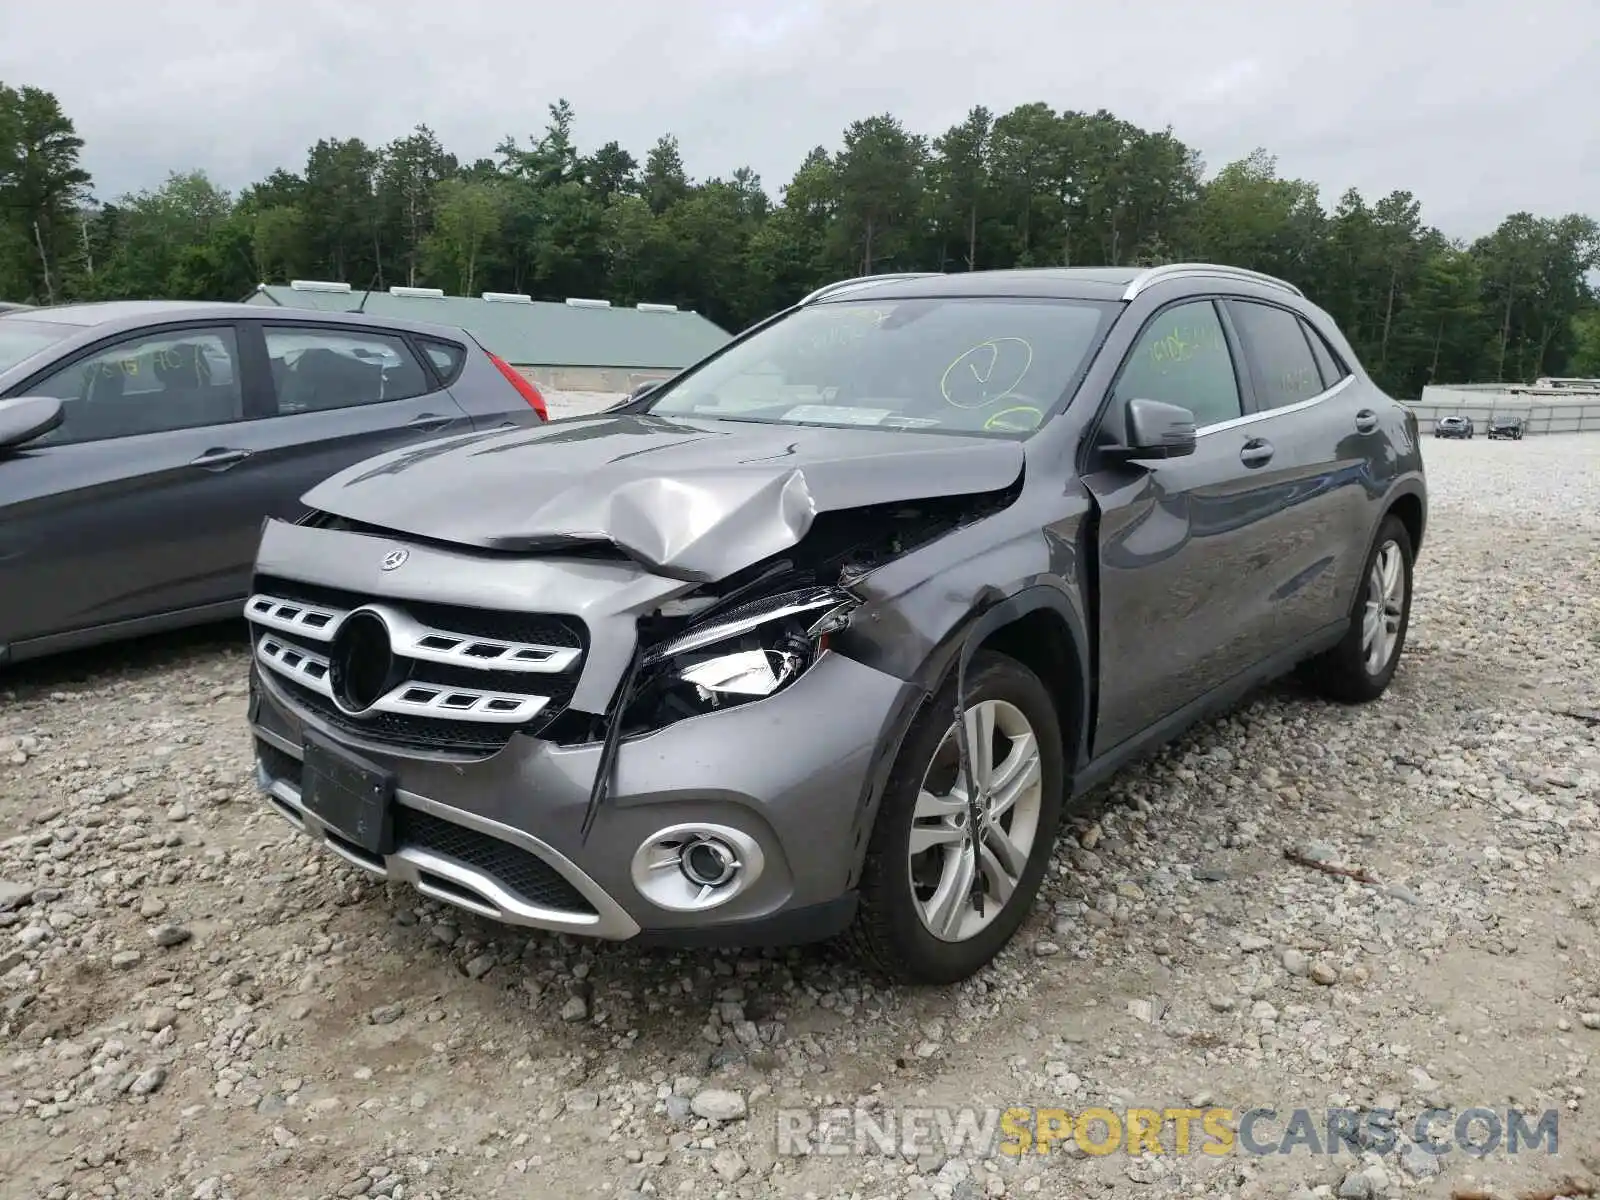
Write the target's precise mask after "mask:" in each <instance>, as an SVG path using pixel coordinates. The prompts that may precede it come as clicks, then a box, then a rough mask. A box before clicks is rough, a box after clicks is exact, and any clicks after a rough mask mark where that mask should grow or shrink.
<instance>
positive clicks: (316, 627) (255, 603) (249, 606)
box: [244, 595, 349, 642]
mask: <svg viewBox="0 0 1600 1200" xmlns="http://www.w3.org/2000/svg"><path fill="white" fill-rule="evenodd" d="M244 615H245V618H246V619H247V620H249V621H250V622H251V623H252V624H255V625H261V626H263V627H265V628H267V629H275V630H277V631H278V632H279V633H292V634H297V635H298V636H300V637H305V638H311V639H312V640H313V641H318V642H327V641H331V640H332V639H333V635H334V633H335V632H337V630H338V628H339V624H340V622H342V621H343V620H344V619H345V617H347V616H348V615H349V614H348V613H347V612H345V611H344V610H342V609H337V608H327V607H325V606H323V605H320V604H303V603H301V602H300V601H298V600H282V599H279V598H278V597H277V596H262V595H256V596H251V597H250V599H249V600H247V601H245V606H244Z"/></svg>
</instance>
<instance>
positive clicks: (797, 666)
mask: <svg viewBox="0 0 1600 1200" xmlns="http://www.w3.org/2000/svg"><path fill="white" fill-rule="evenodd" d="M854 606H855V601H854V600H853V599H851V598H850V597H849V596H848V595H846V594H845V593H843V592H840V591H838V590H836V589H833V588H808V589H806V590H804V591H798V592H787V593H784V594H782V595H778V596H769V597H766V598H764V599H762V600H758V601H753V602H751V603H749V604H745V605H741V606H740V607H739V608H736V609H732V610H730V611H728V612H726V613H720V614H717V615H716V616H714V617H709V618H707V619H705V620H703V621H701V622H700V623H698V624H695V625H691V626H689V627H688V628H687V629H684V630H682V631H681V632H679V633H676V634H674V635H673V636H671V637H668V638H666V639H665V640H663V641H661V642H658V643H656V644H655V645H653V646H650V647H649V648H647V649H646V650H645V652H644V654H643V655H642V657H641V659H640V671H639V680H638V684H637V686H636V690H635V693H634V696H633V699H632V702H631V703H630V704H629V706H628V713H627V716H626V718H625V720H624V724H625V725H626V726H627V727H628V728H629V729H630V730H631V731H642V730H645V729H660V728H662V727H663V726H665V725H670V724H672V723H673V722H674V721H681V720H683V719H684V718H685V717H694V716H700V715H701V714H703V713H711V712H718V711H720V710H722V709H725V708H732V707H734V706H735V705H739V704H748V703H750V702H751V701H752V700H760V699H762V698H763V697H766V696H771V695H773V694H775V693H777V692H780V691H782V690H783V689H784V688H786V687H788V686H789V685H790V684H791V683H793V682H794V681H795V680H796V679H798V678H799V677H800V676H801V675H802V674H803V673H804V672H805V670H806V669H807V668H808V667H809V666H810V665H811V664H812V663H813V662H815V661H816V659H817V656H818V655H820V654H821V653H822V652H823V650H825V649H827V645H828V635H829V634H830V633H832V632H833V631H835V630H837V629H841V628H843V626H844V624H845V623H846V621H847V620H848V618H849V613H850V610H851V609H852V608H853V607H854Z"/></svg>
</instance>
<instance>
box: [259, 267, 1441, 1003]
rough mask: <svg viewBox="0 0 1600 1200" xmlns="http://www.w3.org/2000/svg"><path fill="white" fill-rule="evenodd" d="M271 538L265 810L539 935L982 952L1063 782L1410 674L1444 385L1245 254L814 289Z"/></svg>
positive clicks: (1080, 784) (970, 968) (934, 974)
mask: <svg viewBox="0 0 1600 1200" xmlns="http://www.w3.org/2000/svg"><path fill="white" fill-rule="evenodd" d="M305 503H306V504H307V505H308V506H310V507H311V508H312V509H313V511H312V512H311V513H310V515H309V516H307V517H306V518H305V519H303V520H300V521H298V522H296V523H292V524H291V523H286V522H282V521H270V522H268V523H267V525H266V527H265V528H264V530H263V534H262V539H261V544H260V549H259V556H258V560H257V563H256V574H255V580H254V587H253V594H252V596H251V597H250V599H249V601H248V602H247V608H246V615H247V616H248V618H249V621H250V623H251V629H252V638H253V645H254V666H253V670H252V687H251V703H250V723H251V726H252V729H253V731H254V735H255V740H256V749H257V754H258V769H259V779H260V784H261V786H262V788H263V789H264V790H265V793H266V796H267V799H268V801H269V802H270V803H271V804H272V805H273V806H274V807H276V808H277V809H278V811H279V812H281V814H282V815H283V816H284V817H286V818H287V819H288V820H289V821H291V822H292V823H294V824H295V825H296V826H297V827H299V828H300V829H302V830H303V831H304V832H306V833H307V834H309V835H311V836H312V837H314V838H316V839H318V840H319V841H320V842H321V843H323V844H324V845H325V846H326V847H327V849H329V850H330V851H331V852H333V853H335V854H338V855H340V856H342V857H343V858H345V859H347V860H349V861H350V862H352V863H354V864H356V865H357V866H359V867H362V868H364V869H366V870H368V871H370V872H372V873H373V874H374V875H377V876H380V877H383V878H387V879H390V880H397V881H401V882H403V883H406V884H409V885H411V886H413V887H415V888H416V889H417V890H418V891H420V892H421V893H423V894H424V895H426V896H429V897H432V898H433V899H435V900H438V901H444V902H448V903H450V904H453V905H458V906H460V907H461V908H464V909H468V910H471V911H472V912H475V913H480V914H482V915H484V916H486V917H490V918H494V919H497V920H500V921H505V922H510V923H513V924H517V925H522V926H529V927H532V928H535V929H542V930H553V931H561V932H566V933H570V934H577V935H588V936H593V937H597V938H607V939H617V940H626V939H639V940H640V941H649V942H665V943H669V944H675V945H680V946H682V945H729V944H744V945H751V944H754V945H772V944H778V943H794V942H799V941H810V940H817V939H822V938H827V937H831V936H833V935H836V934H841V933H846V932H848V933H849V934H850V935H851V936H852V938H853V940H854V942H855V944H856V945H857V946H858V947H859V948H860V949H861V951H862V952H863V953H864V954H865V956H866V957H867V958H868V959H869V960H870V961H872V962H874V963H876V964H877V965H878V966H879V967H881V968H883V969H884V970H885V971H886V972H887V973H888V974H889V975H891V976H893V977H894V978H897V979H901V980H908V981H922V982H948V981H954V980H957V979H960V978H963V977H966V976H968V975H970V974H971V973H973V972H974V971H976V970H977V969H979V968H980V967H981V966H983V965H984V964H985V963H986V962H988V961H989V960H990V959H991V958H992V957H993V956H994V955H995V954H996V953H997V952H998V951H1000V949H1001V948H1002V947H1003V946H1004V945H1005V944H1006V943H1007V941H1008V940H1009V939H1010V938H1011V937H1012V935H1013V934H1014V933H1015V931H1016V930H1017V928H1018V926H1019V925H1020V923H1021V922H1022V921H1023V920H1024V918H1025V917H1026V916H1027V914H1028V912H1029V910H1030V909H1031V907H1032V906H1033V903H1034V900H1035V898H1036V895H1037V893H1038V891H1039V886H1040V880H1041V878H1042V877H1043V875H1044V873H1045V870H1046V868H1047V866H1048V865H1049V863H1050V859H1051V849H1052V845H1053V843H1054V840H1055V837H1056V832H1057V829H1058V826H1059V825H1060V822H1061V819H1062V813H1063V810H1064V807H1065V806H1066V805H1067V804H1068V803H1069V802H1070V801H1071V800H1072V799H1074V798H1077V797H1081V796H1082V795H1083V794H1084V793H1085V792H1086V791H1087V790H1089V789H1090V788H1092V787H1093V786H1094V785H1095V784H1096V783H1097V782H1098V781H1101V780H1103V779H1105V778H1106V776H1107V775H1108V774H1110V773H1111V772H1112V771H1114V770H1115V769H1117V768H1118V767H1119V766H1120V765H1121V764H1123V763H1125V762H1127V761H1128V760H1129V759H1130V758H1132V757H1133V756H1135V755H1138V754H1140V753H1141V752H1145V751H1148V750H1150V749H1152V748H1154V747H1156V746H1158V745H1160V744H1161V743H1163V742H1166V741H1169V740H1171V739H1172V738H1174V737H1175V736H1176V735H1178V734H1179V733H1181V732H1182V731H1183V730H1184V729H1185V728H1186V727H1188V726H1189V725H1191V724H1192V723H1193V722H1195V721H1196V720H1197V719H1199V718H1200V717H1202V716H1203V715H1205V714H1207V713H1209V712H1213V711H1215V710H1216V709H1217V708H1219V707H1220V706H1224V705H1227V704H1229V703H1231V702H1233V701H1235V700H1237V699H1238V698H1240V697H1241V696H1242V695H1243V694H1244V693H1245V692H1246V691H1248V690H1249V689H1251V688H1253V687H1255V686H1257V685H1259V684H1261V683H1263V682H1265V681H1267V680H1269V679H1271V678H1273V677H1275V676H1279V675H1281V674H1285V673H1287V672H1289V671H1291V670H1298V671H1299V672H1300V673H1301V674H1303V675H1304V677H1305V678H1306V679H1307V680H1309V681H1310V682H1311V683H1312V684H1313V685H1314V686H1315V687H1317V688H1319V689H1320V690H1321V691H1323V692H1324V693H1325V694H1326V695H1328V696H1329V697H1331V698H1333V699H1336V700H1339V701H1343V702H1359V701H1367V700H1372V699H1375V698H1376V697H1378V696H1379V695H1380V694H1382V693H1383V692H1384V690H1385V689H1386V688H1387V687H1388V685H1389V681H1390V678H1391V677H1392V675H1393V674H1394V671H1395V667H1396V664H1397V663H1398V661H1399V659H1400V656H1401V650H1402V647H1403V645H1404V643H1405V636H1406V623H1407V617H1408V613H1409V610H1410V599H1411V571H1412V563H1413V560H1414V557H1415V555H1416V553H1417V551H1418V549H1419V547H1420V546H1421V543H1422V537H1423V528H1424V523H1425V520H1426V512H1427V508H1426V489H1425V482H1424V475H1423V464H1422V459H1421V455H1420V451H1419V442H1418V438H1417V424H1416V420H1415V418H1414V417H1413V416H1412V414H1411V413H1410V411H1409V410H1408V409H1406V408H1405V407H1403V406H1402V405H1400V404H1399V403H1397V402H1396V401H1394V400H1392V399H1391V398H1390V397H1388V396H1387V395H1385V394H1383V392H1381V391H1380V390H1379V389H1378V388H1377V387H1376V386H1375V385H1374V383H1373V382H1372V380H1371V379H1370V378H1369V377H1368V376H1367V374H1366V372H1365V371H1364V370H1363V369H1362V367H1361V365H1360V363H1359V362H1358V361H1357V360H1356V356H1355V354H1354V352H1353V351H1352V350H1351V348H1350V344H1349V342H1348V341H1347V340H1346V339H1345V338H1344V337H1343V336H1342V335H1341V334H1340V332H1339V330H1338V329H1337V328H1336V327H1335V326H1334V324H1333V322H1332V321H1331V320H1330V319H1329V317H1328V316H1327V315H1326V314H1325V313H1324V312H1323V311H1322V310H1321V309H1319V308H1317V307H1316V306H1315V305H1313V304H1311V303H1310V302H1308V301H1307V300H1306V299H1305V298H1304V297H1303V296H1302V295H1301V293H1300V292H1299V291H1298V290H1296V289H1295V288H1293V287H1291V286H1290V285H1288V284H1286V283H1283V282H1281V281H1279V280H1276V279H1272V278H1268V277H1266V276H1262V275H1257V274H1253V273H1251V272H1247V271H1241V270H1236V269H1231V268H1227V267H1220V266H1209V265H1203V264H1178V265H1170V266H1164V267H1156V268H1151V269H1133V268H1127V269H1071V270H1069V269H1059V270H1058V269H1038V270H1018V271H999V272H975V273H971V274H960V275H931V276H925V275H915V276H887V277H885V276H876V277H870V278H867V279H859V280H848V281H844V282H841V283H838V284H834V285H831V286H829V287H826V288H823V289H821V290H819V291H818V292H816V293H813V294H812V295H811V296H808V297H807V298H806V299H805V300H804V301H802V302H801V303H800V304H798V305H796V306H794V307H793V308H791V309H789V310H787V311H785V312H782V313H780V314H778V315H777V316H775V317H773V318H772V319H770V320H768V321H765V322H763V323H762V324H760V325H758V326H756V327H754V328H752V329H750V330H748V331H746V332H745V333H743V334H741V335H740V336H739V337H737V338H735V339H733V340H732V341H731V342H730V343H729V344H728V345H726V346H725V347H723V348H722V349H721V350H719V351H717V352H715V353H714V354H712V355H710V356H709V357H707V358H706V359H705V360H704V361H702V362H700V363H698V364H697V365H695V366H694V367H692V368H690V369H688V370H686V371H684V372H682V373H681V374H679V375H677V376H676V377H674V378H673V379H671V380H669V381H667V382H666V383H665V384H663V385H662V386H660V387H658V388H656V389H654V390H653V391H649V392H647V393H645V394H642V395H636V396H634V397H631V398H630V399H629V400H627V401H626V402H624V403H623V404H621V405H620V406H618V407H617V408H615V409H612V410H609V411H607V412H605V413H602V414H599V415H594V416H588V417H581V418H575V419H569V420H563V421H557V422H554V423H552V424H549V425H546V426H542V427H539V428H533V429H508V430H503V431H490V432H482V433H472V434H466V435H462V436H457V437H451V438H446V439H442V440H438V441H435V442H431V443H428V444H425V445H422V446H414V447H411V448H408V449H404V450H398V451H395V452H393V453H390V454H387V455H384V456H382V457H379V458H375V459H372V460H369V461H367V462H364V463H362V464H360V465H358V466H356V467H353V468H351V469H349V470H346V471H344V472H342V473H341V474H338V475H336V476H334V477H333V478H331V479H329V480H327V481H326V482H324V483H322V484H321V485H319V486H318V487H316V488H315V489H313V490H312V491H311V492H309V493H307V495H306V497H305Z"/></svg>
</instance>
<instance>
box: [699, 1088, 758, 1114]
mask: <svg viewBox="0 0 1600 1200" xmlns="http://www.w3.org/2000/svg"><path fill="white" fill-rule="evenodd" d="M689 1107H690V1108H691V1109H693V1110H694V1114H695V1115H696V1116H697V1117H704V1118H705V1119H706V1120H708V1121H738V1120H741V1119H742V1118H743V1117H744V1115H745V1113H746V1112H747V1111H748V1109H747V1107H746V1104H745V1098H744V1097H743V1096H741V1095H740V1094H739V1093H738V1092H730V1091H725V1090H724V1089H722V1088H704V1089H702V1090H701V1091H699V1092H696V1093H695V1095H694V1098H693V1099H692V1100H691V1101H690V1103H689Z"/></svg>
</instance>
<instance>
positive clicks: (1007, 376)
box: [939, 337, 1033, 408]
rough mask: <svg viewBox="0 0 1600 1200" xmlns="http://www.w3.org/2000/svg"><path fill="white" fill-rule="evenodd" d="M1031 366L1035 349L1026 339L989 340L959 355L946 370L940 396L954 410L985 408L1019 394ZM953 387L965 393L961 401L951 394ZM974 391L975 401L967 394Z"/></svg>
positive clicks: (1000, 338)
mask: <svg viewBox="0 0 1600 1200" xmlns="http://www.w3.org/2000/svg"><path fill="white" fill-rule="evenodd" d="M1032 367H1033V346H1032V345H1031V344H1030V343H1029V342H1027V341H1026V340H1025V339H1023V338H1019V337H998V338H990V339H989V340H988V341H986V342H979V343H978V344H977V345H976V346H973V347H972V348H971V349H969V350H965V351H963V352H962V353H961V354H958V355H957V356H956V357H955V359H954V360H953V361H952V362H951V363H950V365H949V366H948V367H946V368H945V369H944V374H943V375H941V376H940V377H939V394H940V395H942V396H943V397H944V399H945V403H946V404H949V405H951V406H952V407H954V408H986V407H988V406H989V405H991V404H993V403H995V402H996V401H998V400H1003V399H1005V398H1006V397H1007V396H1009V395H1010V394H1011V393H1012V392H1014V391H1016V390H1017V388H1018V387H1019V386H1021V384H1022V381H1023V380H1024V379H1025V378H1027V375H1028V372H1029V370H1031V369H1032ZM1002 385H1003V386H1002ZM952 386H955V387H956V390H957V391H958V392H960V393H963V397H962V399H960V400H958V399H956V398H955V396H952V395H951V394H950V390H951V387H952ZM974 390H975V391H976V392H977V397H976V399H973V398H972V397H971V396H969V395H966V393H967V392H970V391H974Z"/></svg>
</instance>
